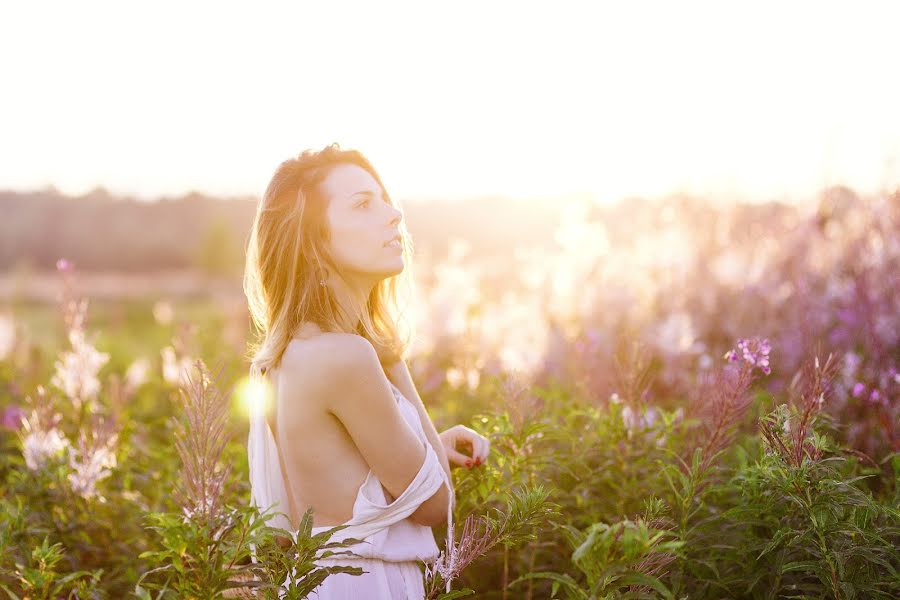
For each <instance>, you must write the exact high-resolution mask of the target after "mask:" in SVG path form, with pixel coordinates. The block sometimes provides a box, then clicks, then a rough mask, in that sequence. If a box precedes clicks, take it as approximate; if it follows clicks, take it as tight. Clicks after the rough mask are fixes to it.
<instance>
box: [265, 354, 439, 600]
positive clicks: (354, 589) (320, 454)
mask: <svg viewBox="0 0 900 600" xmlns="http://www.w3.org/2000/svg"><path fill="white" fill-rule="evenodd" d="M318 339H319V341H320V342H325V343H312V342H313V340H308V341H304V342H302V343H298V344H295V345H294V346H293V347H292V348H291V352H290V353H285V356H286V359H287V360H283V361H282V366H281V373H279V372H278V370H272V372H271V373H270V375H271V376H272V379H273V384H274V385H275V388H276V403H275V404H276V411H275V418H274V420H270V421H269V422H268V423H267V421H266V419H264V418H262V416H261V415H259V414H257V415H254V416H252V417H251V429H250V437H249V440H248V452H249V455H250V470H251V473H250V475H251V490H252V493H253V496H254V502H255V503H256V504H257V505H259V506H262V507H266V506H269V505H270V504H271V503H272V502H275V503H279V504H280V503H282V502H283V503H284V504H293V508H292V509H291V510H289V509H290V508H291V507H289V506H285V507H284V508H283V509H282V510H283V511H284V512H288V513H290V514H291V515H292V520H294V522H295V523H296V521H297V520H298V517H299V516H300V515H302V514H303V512H304V511H305V509H306V507H307V506H312V507H313V510H314V517H315V515H316V511H317V510H318V511H320V512H321V513H326V510H325V509H326V508H328V507H329V504H328V503H329V502H331V503H335V502H337V503H339V504H342V505H343V506H339V507H337V508H338V509H339V510H337V511H335V510H332V511H331V513H335V514H331V513H328V515H329V516H328V518H327V519H325V518H321V517H320V518H319V519H318V520H316V519H314V527H315V528H314V530H313V533H314V534H315V533H318V532H320V531H323V530H326V529H328V528H329V526H334V525H338V524H347V525H349V527H348V528H347V529H344V530H342V531H340V532H337V533H336V534H335V536H334V537H333V538H332V539H333V540H334V539H343V538H345V537H356V538H359V539H364V540H365V542H364V543H363V544H359V545H356V546H354V547H352V548H351V550H352V551H353V552H355V553H356V554H358V555H359V556H360V557H361V558H358V559H356V558H347V557H330V558H327V559H320V560H319V561H317V562H318V563H319V564H320V565H325V564H345V565H351V566H360V567H362V568H363V569H364V571H366V573H364V574H363V575H362V576H350V575H346V574H335V575H332V576H330V577H329V578H328V579H327V580H326V582H325V583H324V584H323V585H322V586H321V587H320V588H318V590H317V593H316V594H313V595H312V596H311V598H317V599H319V600H325V599H329V600H332V599H344V598H347V599H349V598H356V597H369V598H373V599H374V598H378V599H382V598H383V599H385V600H386V599H388V598H398V597H403V595H402V594H408V595H409V597H410V598H422V597H423V593H424V589H423V587H422V586H423V583H422V578H421V572H420V564H421V561H431V560H433V559H435V558H437V556H438V548H437V545H436V544H435V541H434V536H433V532H432V531H431V528H430V527H429V526H426V525H422V524H417V523H416V522H414V521H413V520H412V519H411V518H410V517H411V515H412V513H413V512H416V511H417V510H418V509H419V508H420V507H421V506H422V505H423V504H424V503H425V501H426V500H433V499H435V498H437V497H438V494H437V493H436V492H437V490H438V489H439V488H440V487H441V486H442V485H443V486H445V487H448V488H449V487H450V484H449V481H448V476H447V474H446V473H445V471H444V470H443V468H442V467H441V465H440V463H439V461H438V458H437V455H436V453H435V451H434V449H433V448H431V447H430V445H429V443H428V441H427V438H426V436H425V433H424V431H423V428H422V424H421V422H420V421H419V416H418V414H417V410H416V408H415V407H414V406H413V404H412V403H410V402H409V401H408V400H407V399H406V398H405V397H404V396H403V395H402V393H401V392H400V391H399V389H398V388H397V387H396V386H393V385H392V384H390V388H391V390H392V393H391V396H392V398H391V400H390V411H389V412H391V414H392V415H393V414H396V415H397V416H398V418H399V420H400V421H401V422H402V424H403V425H402V428H401V430H402V431H401V433H402V434H404V435H405V434H406V433H411V434H412V435H413V438H414V440H415V442H414V443H415V444H421V446H422V450H423V453H424V461H422V462H421V463H419V462H418V459H413V460H414V463H415V464H416V465H417V466H416V473H415V476H414V477H413V478H412V480H411V481H409V482H406V483H404V489H403V490H402V493H398V497H397V498H396V499H395V498H393V497H391V495H390V493H389V492H388V490H387V488H386V487H385V486H383V485H382V483H381V480H380V479H379V478H378V477H377V475H376V474H375V472H374V470H373V469H372V468H370V467H369V466H368V463H367V461H366V460H365V459H364V458H362V454H361V453H360V450H359V449H358V448H357V445H356V443H355V441H354V439H353V438H352V437H351V432H355V434H356V438H357V439H363V444H364V447H368V448H369V450H370V451H371V444H369V445H368V446H365V444H367V443H369V442H371V440H368V441H366V440H365V439H364V438H366V435H364V434H361V433H360V431H359V430H360V423H362V422H365V419H366V415H362V418H361V419H357V420H356V421H355V422H354V423H353V424H352V425H350V430H351V431H350V432H348V431H345V430H344V427H343V423H342V421H339V420H338V418H337V417H336V416H334V415H332V414H330V412H329V411H328V410H327V407H326V406H324V404H323V403H320V402H317V401H313V402H309V401H308V399H307V398H304V395H303V393H302V392H298V390H302V389H303V386H302V385H301V384H302V382H303V381H306V380H305V379H304V378H303V377H302V376H301V377H300V378H294V374H296V373H297V372H298V371H297V369H298V368H299V369H300V370H301V371H302V369H303V368H304V367H298V365H297V364H296V361H302V360H305V361H307V362H305V363H304V364H305V365H306V367H305V368H308V371H307V372H308V373H317V372H316V371H314V370H313V368H314V367H316V366H319V365H321V362H320V361H319V360H318V357H320V356H322V354H321V352H322V351H323V350H324V349H325V347H326V346H327V345H328V343H327V342H329V340H328V339H327V338H323V337H320V338H318ZM332 341H333V340H332ZM330 349H331V350H334V349H335V348H334V347H333V346H332V347H331V348H330ZM287 369H294V370H291V371H290V373H291V376H290V377H284V374H285V373H287V372H288V371H287ZM380 374H381V375H383V372H380ZM282 377H283V379H282ZM312 378H313V379H314V377H312ZM289 379H290V380H292V382H293V385H291V386H285V384H284V382H285V381H287V380H289ZM380 383H382V384H384V382H383V381H382V382H380ZM338 387H340V386H338ZM314 396H315V394H313V397H314ZM373 397H374V398H376V400H373V402H374V403H376V404H377V403H378V402H380V400H377V398H378V395H377V394H376V395H374V396H370V397H369V398H368V400H372V398H373ZM298 405H299V406H300V407H299V409H298ZM317 405H318V406H317ZM351 407H352V408H355V409H362V411H363V412H365V409H366V408H368V406H367V405H363V406H358V405H351ZM384 408H385V407H384V406H381V407H380V408H378V409H376V410H375V411H374V412H375V413H377V412H378V411H379V410H381V411H382V412H384V411H383V409H384ZM295 409H297V410H295ZM345 414H346V413H345ZM348 420H350V421H352V419H348ZM304 421H306V422H304ZM374 422H375V423H379V421H378V420H377V419H375V421H374ZM381 422H383V421H381ZM269 424H274V425H275V428H271V427H270V425H269ZM375 427H376V428H378V426H377V425H375ZM387 428H388V429H393V430H394V431H395V434H396V427H394V426H393V424H389V425H388V426H387ZM276 429H277V431H278V438H279V439H281V440H283V442H284V443H283V444H281V445H280V446H281V447H279V445H278V444H276V442H275V435H274V431H275V430H276ZM332 452H334V453H336V454H337V455H338V456H339V458H337V459H336V458H335V457H334V456H331V455H330V453H332ZM345 460H348V461H350V463H348V464H350V465H352V468H353V469H356V468H358V467H359V466H360V465H359V461H361V462H362V468H361V469H360V471H361V476H360V477H358V478H356V477H354V478H352V479H351V478H350V476H349V475H348V472H349V471H348V469H345V468H344V463H342V462H339V461H345ZM398 462H400V461H398ZM407 464H412V463H409V461H408V460H407ZM383 467H384V463H382V468H381V472H382V473H384V472H386V471H385V469H384V468H383ZM404 468H406V467H404ZM317 477H320V478H321V479H316V478H317ZM398 481H400V480H398V479H395V480H394V485H397V482H398ZM310 490H312V491H310ZM292 494H293V495H294V497H295V498H294V500H295V501H294V502H291V498H290V496H291V495H292ZM347 502H349V505H350V506H349V508H348V507H347V506H345V505H346V503H347ZM319 503H321V504H319ZM445 508H446V509H447V512H446V513H445V514H446V518H447V525H448V539H452V513H451V512H450V510H449V504H448V506H447V507H445ZM339 512H343V514H338V513H339ZM316 523H318V524H316ZM291 530H295V527H293V526H292V527H291Z"/></svg>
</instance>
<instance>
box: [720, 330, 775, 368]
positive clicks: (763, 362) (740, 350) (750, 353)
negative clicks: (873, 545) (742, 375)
mask: <svg viewBox="0 0 900 600" xmlns="http://www.w3.org/2000/svg"><path fill="white" fill-rule="evenodd" d="M771 350H772V346H771V344H770V343H769V340H768V339H762V340H761V339H759V338H750V339H747V338H738V341H737V350H734V349H732V350H729V351H728V352H726V353H725V356H724V358H725V359H726V360H728V361H730V362H737V361H738V360H743V361H744V362H745V363H747V364H748V365H750V367H758V368H759V369H760V370H761V371H762V372H763V373H765V374H766V375H768V374H769V373H771V372H772V369H771V368H770V367H769V352H771Z"/></svg>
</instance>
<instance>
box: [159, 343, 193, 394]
mask: <svg viewBox="0 0 900 600" xmlns="http://www.w3.org/2000/svg"><path fill="white" fill-rule="evenodd" d="M160 354H161V355H162V361H163V362H162V369H163V379H165V380H166V383H168V384H170V385H178V386H187V385H188V384H189V377H190V376H189V375H188V372H189V371H190V370H191V368H192V366H193V361H192V359H191V357H190V356H182V357H181V358H180V359H179V358H178V357H177V356H176V354H175V349H174V348H173V347H172V346H166V347H165V348H163V349H162V350H160Z"/></svg>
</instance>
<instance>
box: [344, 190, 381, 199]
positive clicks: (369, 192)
mask: <svg viewBox="0 0 900 600" xmlns="http://www.w3.org/2000/svg"><path fill="white" fill-rule="evenodd" d="M360 194H364V195H366V196H374V195H375V192H373V191H371V190H362V191H360V192H353V193H352V194H350V197H351V198H352V197H354V196H359V195H360Z"/></svg>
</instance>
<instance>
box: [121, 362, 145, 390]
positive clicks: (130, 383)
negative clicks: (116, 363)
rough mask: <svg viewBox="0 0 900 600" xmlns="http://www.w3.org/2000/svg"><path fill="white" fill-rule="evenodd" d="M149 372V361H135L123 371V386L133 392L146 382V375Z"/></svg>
mask: <svg viewBox="0 0 900 600" xmlns="http://www.w3.org/2000/svg"><path fill="white" fill-rule="evenodd" d="M149 372H150V361H149V360H148V359H146V358H139V359H137V360H135V361H134V362H133V363H131V365H130V366H129V367H128V370H127V371H125V386H126V387H127V388H128V389H129V390H131V391H134V390H136V389H138V388H139V387H141V385H143V384H144V383H145V382H146V381H147V374H148V373H149Z"/></svg>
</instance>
